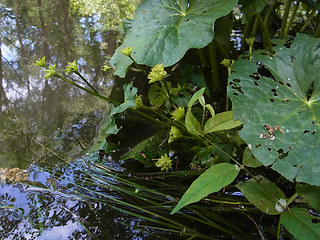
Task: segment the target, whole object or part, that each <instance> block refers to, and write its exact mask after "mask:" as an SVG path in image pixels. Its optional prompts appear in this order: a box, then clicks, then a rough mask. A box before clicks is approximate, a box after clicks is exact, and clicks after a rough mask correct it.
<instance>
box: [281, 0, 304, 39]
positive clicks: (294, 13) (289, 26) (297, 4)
mask: <svg viewBox="0 0 320 240" xmlns="http://www.w3.org/2000/svg"><path fill="white" fill-rule="evenodd" d="M300 2H301V0H298V1H297V3H296V4H293V5H294V6H293V9H292V12H291V16H290V19H289V22H288V23H287V26H286V28H285V31H284V38H286V37H287V35H288V32H289V30H290V28H291V25H292V23H293V20H294V18H295V17H296V14H297V10H298V8H299V6H300Z"/></svg>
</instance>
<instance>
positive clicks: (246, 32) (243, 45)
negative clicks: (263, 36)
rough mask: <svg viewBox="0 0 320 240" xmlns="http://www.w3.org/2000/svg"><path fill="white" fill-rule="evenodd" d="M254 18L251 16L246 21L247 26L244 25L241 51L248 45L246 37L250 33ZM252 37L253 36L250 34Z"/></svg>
mask: <svg viewBox="0 0 320 240" xmlns="http://www.w3.org/2000/svg"><path fill="white" fill-rule="evenodd" d="M252 20H253V17H251V18H250V19H249V20H248V21H247V23H246V26H245V27H244V30H243V34H242V39H241V49H240V50H241V51H243V50H244V47H245V46H246V44H247V43H246V38H247V36H248V35H249V31H250V29H249V28H250V25H251V22H252ZM250 37H251V36H250Z"/></svg>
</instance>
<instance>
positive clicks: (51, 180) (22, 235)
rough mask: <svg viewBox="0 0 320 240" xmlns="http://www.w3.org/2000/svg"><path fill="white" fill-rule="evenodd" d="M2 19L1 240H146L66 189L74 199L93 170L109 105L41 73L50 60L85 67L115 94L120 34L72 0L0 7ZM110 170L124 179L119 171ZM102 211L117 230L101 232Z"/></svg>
mask: <svg viewBox="0 0 320 240" xmlns="http://www.w3.org/2000/svg"><path fill="white" fill-rule="evenodd" d="M0 12H1V15H0V16H1V18H0V21H1V22H0V29H1V34H0V45H1V51H0V54H1V61H0V239H50V240H51V239H89V238H93V239H99V238H100V237H99V236H104V237H103V239H125V238H126V234H127V235H128V236H131V237H132V239H134V238H135V235H137V237H138V235H139V234H140V233H137V232H135V231H133V230H131V229H130V227H127V226H125V225H120V224H119V223H118V222H121V221H120V220H119V218H122V219H123V218H124V214H120V212H119V211H116V210H112V209H111V208H107V207H106V205H105V204H104V205H102V204H101V206H98V205H97V203H92V204H93V205H94V206H91V205H90V204H91V203H89V201H83V199H80V198H79V197H76V196H73V195H71V194H70V196H67V195H66V192H65V193H62V192H61V191H60V190H62V189H63V190H66V189H68V191H69V192H70V193H71V192H72V191H73V190H75V189H74V187H75V184H74V183H75V182H76V181H82V180H83V179H84V176H83V175H84V173H83V169H84V168H86V169H89V168H90V166H89V165H88V164H89V163H88V162H87V163H86V162H85V160H86V159H85V157H82V156H83V155H84V153H85V152H86V151H87V150H88V148H89V147H90V146H91V144H92V140H93V138H94V137H95V136H96V133H97V129H98V127H99V124H100V122H101V121H102V119H103V118H104V117H105V116H106V112H107V110H108V104H107V103H106V102H105V101H102V100H99V99H97V98H95V97H92V96H88V95H87V94H85V93H84V92H83V91H81V90H79V89H76V88H74V87H72V86H71V85H70V84H67V83H65V82H63V81H61V80H59V79H54V78H51V79H49V80H44V73H43V70H41V69H40V68H39V67H37V66H35V65H34V64H35V61H36V60H38V59H39V58H42V57H43V56H45V57H46V60H47V63H48V64H54V63H55V64H57V70H58V71H60V72H63V70H64V68H65V66H66V65H67V63H68V62H72V61H73V60H77V62H78V65H79V69H80V71H81V73H82V74H83V75H84V76H86V77H87V79H89V80H90V83H91V84H92V85H93V86H94V87H95V88H96V89H98V90H99V91H100V92H101V93H104V94H105V95H108V94H109V93H110V91H111V88H112V85H113V82H114V80H113V78H112V75H111V74H108V73H104V72H103V71H102V67H103V65H104V64H105V63H106V62H107V61H108V59H109V58H110V56H111V55H112V53H113V51H114V49H115V46H116V40H117V31H116V30H115V29H108V30H106V29H104V28H102V27H101V26H102V25H101V23H100V22H99V21H98V20H99V18H98V17H97V16H98V15H89V14H87V15H85V16H80V15H78V14H76V13H74V12H73V10H72V9H71V7H70V2H68V1H49V0H48V1H41V0H37V1H36V0H34V1H16V0H14V1H0ZM123 17H124V16H123ZM75 81H77V82H78V83H79V84H82V83H81V82H80V80H79V79H77V78H75ZM95 157H96V158H98V156H95ZM109 168H110V169H114V170H115V171H119V166H118V165H117V164H115V163H110V164H109ZM62 179H63V181H62ZM111 180H112V181H115V180H113V179H112V178H110V181H111ZM72 186H73V187H72ZM72 189H73V190H72ZM93 190H94V191H99V190H101V189H98V188H93ZM79 191H84V190H83V189H81V188H80V190H79ZM59 192H60V194H59ZM105 194H106V195H108V194H111V193H105ZM92 195H93V194H92ZM92 209H94V211H93V210H92ZM97 211H99V212H101V215H100V217H101V218H107V219H108V221H107V222H109V225H110V228H107V229H105V226H103V227H101V226H97V225H99V224H102V223H101V222H104V224H105V222H106V221H100V220H96V219H95V218H97V213H96V212H97ZM89 226H90V227H89ZM91 226H95V227H91ZM89 228H90V229H89ZM140 235H141V234H140Z"/></svg>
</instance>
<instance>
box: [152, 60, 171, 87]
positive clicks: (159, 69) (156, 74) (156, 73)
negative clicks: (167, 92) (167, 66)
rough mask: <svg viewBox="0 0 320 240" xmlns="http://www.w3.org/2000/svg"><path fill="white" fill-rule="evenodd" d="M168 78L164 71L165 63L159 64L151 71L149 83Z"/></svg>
mask: <svg viewBox="0 0 320 240" xmlns="http://www.w3.org/2000/svg"><path fill="white" fill-rule="evenodd" d="M166 76H167V72H166V71H165V70H164V66H163V63H161V64H157V65H156V66H154V67H153V68H152V69H151V72H150V73H149V75H148V79H149V80H150V81H149V83H154V82H159V81H162V80H163V79H164V78H165V77H166Z"/></svg>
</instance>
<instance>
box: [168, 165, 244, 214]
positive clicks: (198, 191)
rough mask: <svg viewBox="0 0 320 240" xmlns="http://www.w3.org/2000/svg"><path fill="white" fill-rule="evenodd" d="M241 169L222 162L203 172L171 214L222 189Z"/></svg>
mask: <svg viewBox="0 0 320 240" xmlns="http://www.w3.org/2000/svg"><path fill="white" fill-rule="evenodd" d="M239 172H240V169H239V168H238V167H237V166H236V165H233V164H229V163H220V164H217V165H214V166H212V167H211V168H209V169H208V170H206V171H205V172H204V173H202V174H201V175H200V176H199V177H198V178H197V179H196V180H195V181H194V182H193V183H192V184H191V186H190V187H189V188H188V190H187V191H186V192H185V193H184V195H183V196H182V198H181V199H180V201H179V202H178V204H177V205H176V207H175V208H174V209H173V210H172V212H171V214H174V213H176V212H177V211H179V210H180V209H181V208H183V207H184V206H186V205H188V204H190V203H194V202H197V201H199V200H200V199H202V198H204V197H206V196H208V195H209V194H211V193H214V192H218V191H220V190H221V189H222V188H223V187H225V186H227V185H229V184H230V183H232V182H233V180H234V179H235V178H236V177H237V176H238V174H239Z"/></svg>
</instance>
